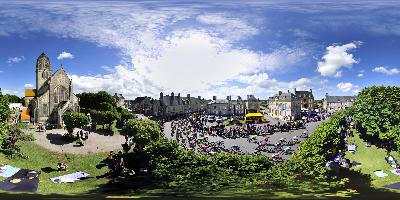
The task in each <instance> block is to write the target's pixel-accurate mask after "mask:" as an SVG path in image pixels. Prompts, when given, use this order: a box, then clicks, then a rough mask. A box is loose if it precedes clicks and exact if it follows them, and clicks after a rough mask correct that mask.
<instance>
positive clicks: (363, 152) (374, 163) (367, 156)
mask: <svg viewBox="0 0 400 200" xmlns="http://www.w3.org/2000/svg"><path fill="white" fill-rule="evenodd" d="M349 142H354V143H355V144H356V145H357V151H356V152H355V153H354V154H352V153H349V152H347V153H346V158H348V159H349V160H350V162H352V161H356V162H359V163H361V166H356V167H352V168H351V169H352V170H355V171H359V172H360V173H362V174H366V175H370V177H371V179H372V182H371V185H372V186H373V187H375V188H382V187H383V186H384V185H388V184H392V183H397V182H400V176H398V175H395V174H392V173H391V172H390V170H391V169H393V168H392V167H391V166H389V164H387V162H386V160H385V156H386V150H385V149H382V148H377V147H376V146H374V145H372V146H371V147H365V144H366V143H365V142H364V141H363V140H362V139H360V137H359V135H358V134H355V136H354V138H352V139H349ZM391 155H392V156H393V157H394V158H395V159H400V154H399V153H398V152H391ZM376 170H383V171H384V172H385V173H387V174H388V176H387V177H384V178H380V177H378V176H376V175H375V174H374V171H376ZM393 191H396V190H393ZM397 192H400V191H398V190H397Z"/></svg>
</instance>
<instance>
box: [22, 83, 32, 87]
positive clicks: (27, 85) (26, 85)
mask: <svg viewBox="0 0 400 200" xmlns="http://www.w3.org/2000/svg"><path fill="white" fill-rule="evenodd" d="M24 87H25V88H32V87H33V85H32V84H30V83H26V84H25V85H24Z"/></svg>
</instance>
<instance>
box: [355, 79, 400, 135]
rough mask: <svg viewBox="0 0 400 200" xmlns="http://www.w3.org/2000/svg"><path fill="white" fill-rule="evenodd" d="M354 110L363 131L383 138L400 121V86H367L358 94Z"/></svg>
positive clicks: (358, 124)
mask: <svg viewBox="0 0 400 200" xmlns="http://www.w3.org/2000/svg"><path fill="white" fill-rule="evenodd" d="M353 110H354V121H355V122H356V124H357V128H358V130H359V131H360V132H361V133H363V134H367V135H370V136H375V137H379V138H382V134H385V133H386V132H387V131H389V130H390V129H391V128H392V127H393V126H395V125H398V124H399V122H400V87H392V86H388V87H385V86H372V87H368V88H365V89H363V90H362V91H361V92H360V93H359V94H358V96H357V98H356V102H355V103H354V106H353Z"/></svg>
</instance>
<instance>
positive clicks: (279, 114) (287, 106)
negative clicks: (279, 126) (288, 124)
mask: <svg viewBox="0 0 400 200" xmlns="http://www.w3.org/2000/svg"><path fill="white" fill-rule="evenodd" d="M300 102H301V101H299V100H298V99H297V97H296V95H295V94H293V93H291V92H290V91H289V90H288V92H287V93H284V92H282V91H279V92H278V93H277V94H275V95H274V96H272V97H269V99H268V103H269V104H268V111H269V112H268V113H269V115H270V116H271V117H273V118H276V119H280V120H286V121H288V120H292V119H298V118H300V115H301V103H300Z"/></svg>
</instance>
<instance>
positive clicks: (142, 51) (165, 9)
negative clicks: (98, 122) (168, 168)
mask: <svg viewBox="0 0 400 200" xmlns="http://www.w3.org/2000/svg"><path fill="white" fill-rule="evenodd" d="M0 7H1V8H2V9H1V10H0V46H1V48H0V87H1V88H2V90H3V92H6V93H13V94H17V95H19V96H22V95H23V91H24V89H25V88H31V87H34V86H35V74H34V72H35V62H36V58H37V57H38V56H39V55H40V54H41V53H42V52H45V53H46V54H47V55H48V56H49V57H50V61H51V64H52V66H53V71H55V70H56V69H57V68H58V67H60V65H61V64H62V65H63V66H64V68H65V69H66V71H67V73H68V75H69V76H70V78H71V79H72V80H73V84H74V90H75V92H89V91H90V92H96V91H99V90H106V91H108V92H110V93H115V92H118V93H122V94H123V95H124V96H126V97H127V98H129V99H133V98H135V97H137V96H153V97H157V96H158V95H159V92H161V91H163V92H164V93H170V92H172V91H173V92H174V93H181V95H182V96H183V95H186V94H187V93H191V95H192V96H198V95H201V96H203V97H206V98H210V97H211V96H213V95H217V96H218V97H221V98H223V97H224V96H226V95H233V96H238V95H239V96H242V97H245V96H246V95H247V94H254V95H255V96H256V97H259V98H262V99H264V98H266V97H268V96H271V95H273V94H274V93H276V92H277V91H279V90H281V91H287V90H291V91H293V89H294V88H297V90H309V89H312V90H313V93H314V95H315V96H316V97H317V98H322V97H323V96H324V95H325V93H329V94H331V95H354V94H357V92H358V91H360V90H361V89H362V88H364V87H367V86H371V85H397V86H398V85H399V83H400V56H399V53H400V23H399V21H400V12H398V10H400V3H397V2H396V1H392V2H391V1H375V2H374V1H360V2H357V3H354V2H353V1H348V2H346V1H332V2H329V1H323V2H322V1H308V2H307V3H300V2H296V1H249V2H247V3H246V4H241V3H240V1H219V2H218V1H213V2H211V1H210V2H208V3H207V2H205V1H201V2H196V1H183V3H182V1H160V2H158V1H143V2H140V1H135V2H130V1H96V2H94V1H90V2H89V1H87V2H85V1H73V2H63V1H48V2H46V3H45V2H41V3H38V2H31V1H1V2H0Z"/></svg>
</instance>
